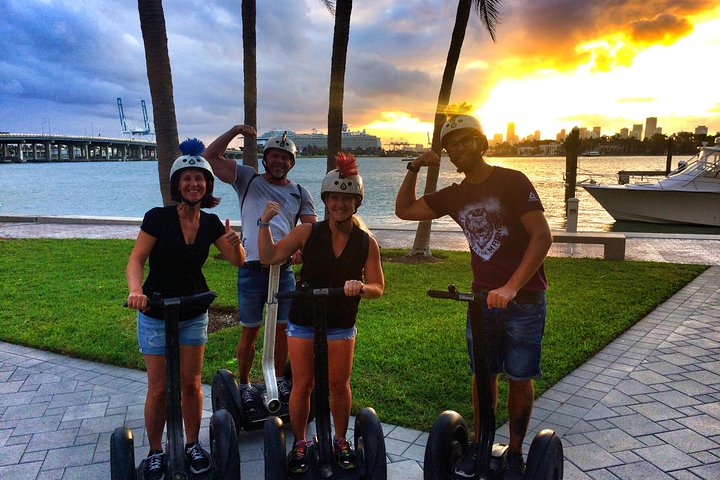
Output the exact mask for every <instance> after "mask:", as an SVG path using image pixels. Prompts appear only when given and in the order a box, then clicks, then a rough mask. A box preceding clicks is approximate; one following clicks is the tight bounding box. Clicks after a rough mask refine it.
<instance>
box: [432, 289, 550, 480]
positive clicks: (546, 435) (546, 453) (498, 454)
mask: <svg viewBox="0 0 720 480" xmlns="http://www.w3.org/2000/svg"><path fill="white" fill-rule="evenodd" d="M427 294H428V296H430V297H433V298H444V299H450V300H455V301H460V302H468V303H469V304H470V316H471V329H472V340H473V352H472V353H473V360H474V362H475V379H476V382H475V384H476V388H477V390H476V394H477V398H478V403H479V406H480V415H481V418H480V424H481V426H482V430H481V432H480V442H479V445H480V446H479V451H478V455H477V457H476V461H477V464H476V472H478V475H477V477H476V478H478V479H487V480H496V479H497V480H501V479H503V478H504V474H505V468H506V466H507V453H508V446H507V445H505V444H501V443H493V442H494V439H495V411H494V410H493V408H492V396H491V389H490V384H489V379H490V375H489V372H488V365H487V361H486V357H485V345H484V342H483V332H482V329H483V327H482V323H483V322H482V307H483V304H484V303H485V302H486V301H487V296H486V295H482V294H474V293H462V292H458V291H457V290H456V288H455V285H450V286H449V287H448V289H447V291H444V290H428V291H427ZM468 448H470V443H469V435H468V428H467V425H466V424H465V420H464V419H463V418H462V416H461V415H460V414H459V413H457V412H454V411H452V410H446V411H444V412H442V413H441V414H440V415H439V416H438V418H437V420H435V423H434V424H433V426H432V429H431V430H430V436H429V437H428V441H427V446H426V447H425V460H424V461H425V467H424V477H423V478H424V479H425V480H453V479H456V478H457V477H456V475H455V473H454V469H455V464H456V463H457V461H458V460H460V458H461V457H462V456H463V455H464V454H465V452H466V451H467V450H468ZM562 478H563V447H562V442H561V441H560V438H559V437H558V436H557V435H555V432H554V431H553V430H550V429H545V430H542V431H541V432H539V433H538V434H537V435H536V436H535V438H534V439H533V442H532V444H531V445H530V450H529V452H528V457H527V463H526V469H525V479H526V480H561V479H562Z"/></svg>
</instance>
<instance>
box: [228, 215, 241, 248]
mask: <svg viewBox="0 0 720 480" xmlns="http://www.w3.org/2000/svg"><path fill="white" fill-rule="evenodd" d="M225 238H226V239H227V241H228V243H229V244H230V245H232V246H233V247H234V246H236V245H240V236H239V235H238V234H237V232H236V231H235V230H233V229H232V228H230V219H229V218H226V219H225Z"/></svg>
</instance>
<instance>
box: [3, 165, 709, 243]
mask: <svg viewBox="0 0 720 480" xmlns="http://www.w3.org/2000/svg"><path fill="white" fill-rule="evenodd" d="M680 159H681V158H679V157H678V158H676V159H674V160H673V163H674V164H676V163H677V160H680ZM682 159H685V158H684V157H683V158H682ZM487 161H488V163H490V164H491V165H497V166H503V167H507V168H513V169H517V170H520V171H522V172H524V173H525V174H526V175H527V176H528V178H530V180H531V181H532V182H533V184H534V185H535V188H536V189H537V191H538V194H539V195H540V199H541V200H542V202H543V205H544V207H545V216H546V217H547V219H548V222H549V223H550V227H551V228H552V229H565V228H566V217H565V206H564V203H565V181H564V179H563V175H564V172H565V158H564V157H489V158H488V159H487ZM665 161H666V160H665V157H664V156H663V157H636V156H632V157H629V156H625V157H611V156H603V157H580V158H579V159H578V174H577V180H578V182H580V181H583V180H588V179H590V178H592V179H594V180H596V181H598V182H599V183H617V172H618V171H619V170H664V168H665ZM325 164H326V159H325V158H306V157H299V158H298V159H297V163H296V165H295V167H294V168H293V170H291V172H290V178H291V179H292V180H294V181H295V182H297V183H300V184H301V185H303V186H304V187H306V188H307V189H308V190H309V191H310V193H311V194H312V196H313V199H314V201H315V203H316V207H317V208H318V211H319V212H320V215H322V211H323V210H322V208H323V207H322V202H321V201H320V184H321V182H322V179H323V177H324V175H325ZM358 165H359V170H360V174H361V175H362V177H363V180H364V182H365V200H364V201H363V204H362V206H361V207H360V210H359V212H358V213H359V214H360V215H361V216H362V218H363V219H364V220H365V223H367V224H368V226H369V227H371V228H389V229H415V228H416V226H417V223H416V222H408V221H404V220H400V219H398V218H397V217H396V216H395V214H394V209H395V195H396V194H397V191H398V188H399V187H400V184H401V182H402V180H403V178H404V177H405V174H406V172H407V170H406V168H405V166H406V162H404V161H402V160H401V159H400V158H397V157H360V158H359V159H358ZM673 166H674V165H673ZM260 169H261V170H262V166H261V167H260ZM0 175H1V177H0V178H2V187H1V188H0V215H8V214H17V215H82V216H113V217H132V218H137V217H142V216H143V215H144V213H145V212H146V211H147V210H149V209H150V208H152V207H155V206H159V205H161V204H162V200H161V197H160V191H159V186H158V185H159V183H158V173H157V163H156V162H154V161H138V162H65V163H58V162H55V163H22V164H19V163H10V164H0ZM462 178H463V175H462V174H461V173H458V172H457V171H456V170H455V167H454V166H453V165H452V163H450V161H449V159H448V158H447V157H443V159H442V163H441V168H440V176H439V179H438V188H442V187H444V186H446V185H449V184H451V183H453V182H460V181H461V180H462ZM424 187H425V169H423V170H421V172H420V175H419V176H418V188H417V191H418V195H421V194H422V191H423V190H424ZM215 195H216V196H218V197H220V198H221V199H222V202H221V203H220V205H219V206H217V207H216V208H214V209H213V210H211V211H212V212H213V213H215V214H217V215H218V216H219V217H220V218H221V219H223V220H224V219H225V218H229V219H231V220H239V217H240V215H239V203H238V199H237V195H236V194H235V191H234V190H233V189H232V187H230V186H229V185H227V184H225V183H223V182H220V181H217V182H216V184H215ZM576 197H577V198H578V199H579V201H580V203H579V217H578V227H577V228H578V231H626V232H627V231H647V232H679V233H710V234H720V228H712V227H707V228H705V227H682V226H668V225H651V224H641V223H636V222H615V221H614V220H613V218H612V217H611V216H610V215H609V214H608V213H607V212H606V211H605V210H604V209H603V208H602V207H601V206H600V205H599V204H598V203H597V202H596V201H595V200H594V199H593V198H592V197H591V196H590V195H588V194H587V193H586V192H585V190H584V189H582V188H580V187H578V188H577V190H576ZM433 229H434V230H459V227H458V226H457V225H456V224H455V222H453V221H452V219H450V218H449V217H445V218H441V219H437V220H434V221H433Z"/></svg>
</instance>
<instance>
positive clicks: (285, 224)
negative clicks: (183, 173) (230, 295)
mask: <svg viewBox="0 0 720 480" xmlns="http://www.w3.org/2000/svg"><path fill="white" fill-rule="evenodd" d="M238 135H242V136H244V137H245V139H247V140H250V141H255V138H256V131H255V128H254V127H252V126H250V125H235V126H234V127H232V128H231V129H230V130H228V131H227V132H225V133H223V134H222V135H220V136H219V137H218V138H217V139H215V141H213V142H212V143H211V144H210V145H209V146H208V147H207V149H205V154H204V156H205V158H206V159H207V161H208V162H210V165H212V168H213V171H214V172H215V175H216V176H217V177H218V178H219V179H220V180H222V181H223V182H225V183H229V184H230V185H232V187H233V188H234V189H235V192H236V193H237V196H238V200H239V202H240V219H241V222H242V243H243V247H245V251H246V253H247V257H246V261H245V264H244V265H243V266H242V267H241V268H239V269H238V317H239V321H240V325H242V327H243V328H242V332H241V334H240V339H239V340H238V344H237V350H236V357H237V362H238V374H239V377H238V380H239V383H240V395H241V400H242V406H243V410H244V411H245V412H247V413H250V414H251V415H252V414H253V413H256V412H258V406H259V402H260V395H259V392H258V391H257V389H256V388H255V387H253V386H252V384H251V383H250V368H251V367H252V363H253V359H254V358H255V341H256V340H257V337H258V331H259V329H260V324H261V323H262V319H263V308H264V306H265V302H266V300H267V295H268V280H269V270H270V269H269V266H268V265H263V264H261V263H260V260H259V256H258V248H257V238H258V221H259V219H260V216H261V215H262V212H263V210H264V209H265V205H266V204H267V202H268V201H270V200H272V201H275V202H277V203H279V204H280V205H281V211H280V214H279V215H277V216H275V217H273V219H272V222H271V225H270V228H271V230H272V233H273V237H275V238H282V237H284V236H285V235H287V234H288V232H290V230H292V229H293V227H294V226H295V225H296V224H297V222H298V221H300V222H302V223H315V222H316V221H317V216H316V214H315V206H314V204H313V200H312V197H311V195H310V192H308V190H307V189H306V188H305V187H302V186H300V185H298V184H297V183H295V182H293V181H292V180H290V179H289V178H288V177H287V174H288V172H289V171H290V170H291V169H292V168H293V166H295V155H296V153H297V148H296V147H295V144H294V143H293V141H292V140H290V139H289V138H287V135H286V134H283V135H282V136H275V137H271V138H270V139H268V141H267V142H266V143H265V150H264V151H263V160H262V164H263V167H264V168H265V173H262V174H258V173H257V172H255V170H254V169H253V168H252V167H249V166H246V165H242V164H240V163H239V162H237V161H235V160H231V159H229V158H226V157H225V156H224V154H225V150H227V147H228V145H229V144H230V142H231V141H232V140H233V139H234V138H235V137H236V136H238ZM287 260H288V261H287V262H285V263H284V264H283V266H282V268H281V273H280V282H279V290H280V291H287V290H294V289H295V277H294V274H293V270H292V267H291V265H290V263H291V262H290V259H287ZM289 310H290V300H280V301H279V302H278V318H277V322H278V328H277V330H276V335H275V374H276V376H277V380H278V392H279V393H280V400H281V401H282V402H283V403H285V404H287V403H288V401H289V398H290V387H291V386H290V383H289V380H288V379H285V377H284V370H285V364H286V362H287V358H288V351H287V336H286V332H285V329H286V325H287V320H288V312H289Z"/></svg>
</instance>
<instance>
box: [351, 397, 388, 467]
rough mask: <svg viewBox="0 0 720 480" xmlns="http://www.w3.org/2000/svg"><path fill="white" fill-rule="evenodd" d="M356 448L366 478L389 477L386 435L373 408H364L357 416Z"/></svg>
mask: <svg viewBox="0 0 720 480" xmlns="http://www.w3.org/2000/svg"><path fill="white" fill-rule="evenodd" d="M355 449H356V450H357V453H358V457H359V458H360V460H361V462H363V467H364V470H365V479H366V480H386V479H387V455H386V452H385V435H383V430H382V424H381V423H380V419H379V418H378V416H377V413H375V410H374V409H373V408H370V407H367V408H363V409H362V410H360V411H359V412H358V414H357V415H356V417H355Z"/></svg>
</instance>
